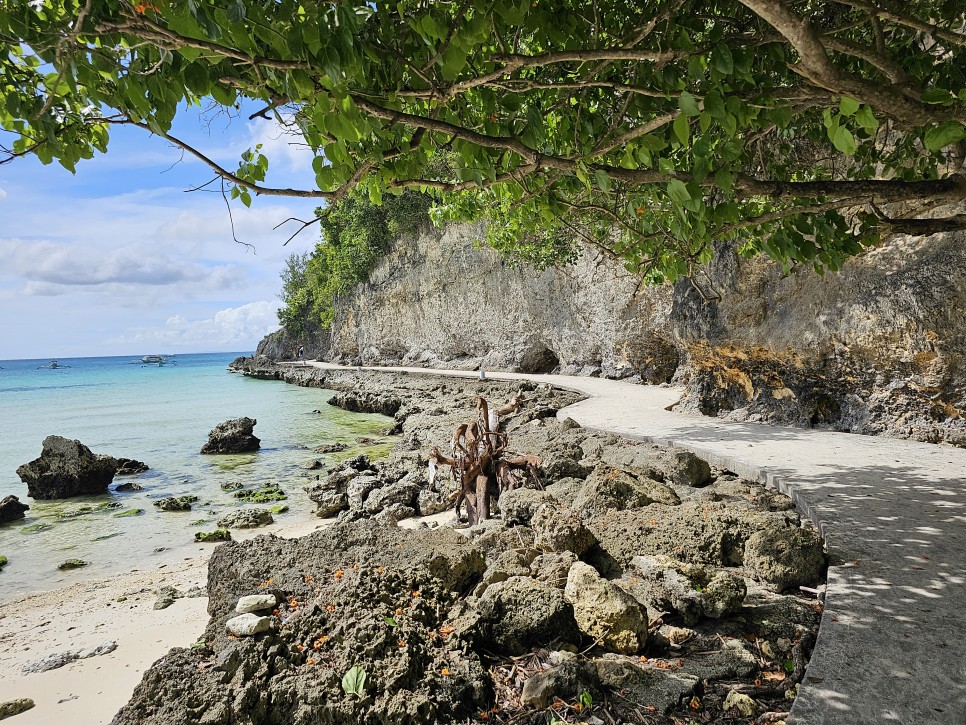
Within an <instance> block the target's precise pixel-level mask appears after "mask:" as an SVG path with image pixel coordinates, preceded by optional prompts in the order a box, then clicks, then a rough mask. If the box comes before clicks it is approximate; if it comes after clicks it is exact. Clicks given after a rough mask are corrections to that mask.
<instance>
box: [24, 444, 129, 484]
mask: <svg viewBox="0 0 966 725" xmlns="http://www.w3.org/2000/svg"><path fill="white" fill-rule="evenodd" d="M116 470H117V460H116V459H115V458H113V457H111V456H106V455H98V454H95V453H91V449H90V448H88V447H87V446H85V445H84V444H83V443H81V442H80V441H78V440H69V439H67V438H61V437H60V436H55V435H52V436H47V437H46V438H44V443H43V450H42V451H41V453H40V458H37V459H35V460H33V461H31V462H30V463H25V464H23V465H22V466H20V467H19V468H18V469H17V475H18V476H20V480H21V481H23V482H24V483H26V484H27V495H28V496H30V497H31V498H36V499H55V498H69V497H71V496H85V495H90V494H99V493H105V492H106V491H107V487H108V485H110V483H111V481H113V480H114V473H115V471H116Z"/></svg>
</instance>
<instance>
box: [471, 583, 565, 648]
mask: <svg viewBox="0 0 966 725" xmlns="http://www.w3.org/2000/svg"><path fill="white" fill-rule="evenodd" d="M476 609H477V611H478V612H479V616H480V621H479V630H478V631H479V636H480V640H481V644H483V645H486V646H490V647H494V648H496V649H498V650H499V651H501V652H505V653H507V654H512V655H519V654H523V653H524V652H525V651H527V649H529V648H530V647H531V646H533V645H536V644H542V645H546V644H549V643H550V642H552V641H554V640H563V641H566V642H575V641H577V638H578V633H577V625H576V622H575V621H574V615H573V610H572V609H571V607H570V605H569V604H568V603H567V602H566V601H565V600H564V595H563V592H561V591H560V590H559V589H554V588H552V587H549V586H547V585H546V584H541V583H540V582H538V581H535V580H534V579H531V578H530V577H528V576H514V577H510V578H509V579H507V580H506V581H503V582H499V583H497V584H493V585H491V586H489V587H487V589H486V591H485V592H483V595H482V596H481V597H480V598H479V601H478V602H477V604H476Z"/></svg>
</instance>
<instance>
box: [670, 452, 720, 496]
mask: <svg viewBox="0 0 966 725" xmlns="http://www.w3.org/2000/svg"><path fill="white" fill-rule="evenodd" d="M667 477H668V479H670V481H671V483H673V484H674V485H675V486H692V487H695V488H698V487H701V486H707V485H708V484H709V483H711V480H712V476H711V466H710V465H708V462H707V461H705V460H704V459H703V458H700V457H698V456H697V455H695V454H694V453H691V451H672V452H671V453H670V454H669V455H668V460H667Z"/></svg>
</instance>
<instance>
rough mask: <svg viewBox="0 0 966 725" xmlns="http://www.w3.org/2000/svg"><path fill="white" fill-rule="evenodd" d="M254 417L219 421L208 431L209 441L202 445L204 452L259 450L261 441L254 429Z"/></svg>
mask: <svg viewBox="0 0 966 725" xmlns="http://www.w3.org/2000/svg"><path fill="white" fill-rule="evenodd" d="M255 423H257V421H256V420H254V419H253V418H232V419H231V420H226V421H225V422H224V423H219V424H218V425H216V426H215V427H214V428H212V429H211V431H210V432H209V433H208V442H207V443H205V444H204V445H203V446H202V447H201V452H202V453H246V452H248V451H257V450H258V448H259V446H260V445H261V441H260V440H259V439H258V438H256V437H255V436H254V435H253V434H252V431H253V430H254V429H255Z"/></svg>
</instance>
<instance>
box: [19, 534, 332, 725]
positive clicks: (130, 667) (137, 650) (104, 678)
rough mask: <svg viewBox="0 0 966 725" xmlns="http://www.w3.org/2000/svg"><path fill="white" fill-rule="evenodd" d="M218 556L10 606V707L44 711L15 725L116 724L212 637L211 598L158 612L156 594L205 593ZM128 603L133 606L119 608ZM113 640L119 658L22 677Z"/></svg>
mask: <svg viewBox="0 0 966 725" xmlns="http://www.w3.org/2000/svg"><path fill="white" fill-rule="evenodd" d="M324 525H325V523H324V522H322V521H319V520H318V519H310V520H307V521H302V522H299V523H294V524H287V525H286V524H284V523H280V524H276V525H274V526H270V527H265V528H262V529H255V530H251V531H240V532H233V536H234V538H235V539H237V540H243V539H248V538H253V537H255V536H258V535H259V534H264V533H272V534H275V535H276V536H282V537H284V538H296V537H299V536H304V535H305V534H308V533H310V532H311V531H313V530H315V529H316V528H318V527H320V526H324ZM213 549H214V547H210V548H205V549H203V550H202V551H201V553H200V555H199V554H197V553H196V554H195V555H194V556H193V557H191V558H190V560H186V561H182V562H180V563H177V564H168V565H166V566H163V567H161V568H158V569H154V570H150V571H138V572H133V573H130V574H123V575H118V576H114V577H110V578H107V579H93V580H89V581H81V582H75V583H73V584H70V585H68V586H65V587H62V588H59V589H55V590H52V591H47V592H37V593H32V594H26V595H20V596H16V597H14V598H12V599H9V600H7V601H4V602H3V603H0V702H6V701H8V700H13V699H18V698H24V697H29V698H31V699H32V700H33V701H34V702H35V703H36V707H34V708H33V709H31V710H28V711H27V712H24V713H22V714H20V715H17V716H16V717H15V718H12V719H11V720H10V722H11V723H16V725H30V724H31V723H37V724H41V723H43V724H44V725H53V724H54V723H57V724H58V725H60V724H62V723H70V724H71V725H103V724H104V723H109V722H110V721H111V719H112V718H113V717H114V715H115V713H116V712H117V711H118V710H119V709H120V708H121V707H122V706H123V705H124V704H125V703H126V702H127V701H128V699H130V697H131V693H132V692H133V691H134V688H135V687H136V686H137V684H138V683H139V682H140V681H141V676H142V675H143V674H144V672H145V670H147V669H148V668H149V667H150V666H151V664H152V663H154V662H155V661H156V660H158V659H159V658H160V657H161V656H163V655H164V654H165V653H166V652H167V651H168V650H169V649H171V648H172V647H187V646H189V645H191V644H192V643H194V642H195V641H197V640H198V639H199V638H200V637H201V635H202V634H203V633H204V630H205V626H206V625H207V623H208V611H207V606H208V599H207V597H195V598H184V599H178V600H177V601H175V603H174V604H172V605H171V606H170V607H168V608H166V609H161V610H156V609H154V602H155V600H156V599H157V596H156V594H155V591H156V590H157V589H159V588H160V587H163V586H172V587H175V588H177V589H179V590H181V591H186V590H188V589H190V588H192V587H196V586H198V587H202V588H204V587H205V586H206V583H207V578H208V559H209V558H210V556H211V551H212V550H213ZM122 597H125V598H126V599H125V600H124V601H121V602H118V601H117V600H118V598H122ZM106 640H113V641H115V642H117V649H116V650H114V651H113V652H111V653H109V654H106V655H101V656H98V657H90V658H88V659H83V660H75V661H74V662H71V663H70V664H68V665H66V666H64V667H60V668H58V669H54V670H48V671H47V672H39V673H35V674H30V675H23V674H21V669H22V667H23V665H24V664H25V663H27V662H30V661H32V660H38V659H42V658H44V657H46V656H47V655H50V654H53V653H56V652H63V651H65V650H72V649H81V648H87V647H94V646H96V645H98V644H100V643H101V642H104V641H106Z"/></svg>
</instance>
